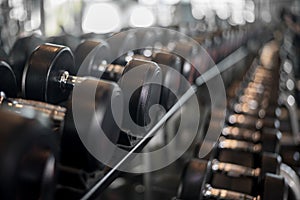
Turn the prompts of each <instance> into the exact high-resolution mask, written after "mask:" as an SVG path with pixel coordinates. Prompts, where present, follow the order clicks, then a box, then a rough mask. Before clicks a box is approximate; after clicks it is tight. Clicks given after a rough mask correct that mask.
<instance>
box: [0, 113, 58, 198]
mask: <svg viewBox="0 0 300 200" xmlns="http://www.w3.org/2000/svg"><path fill="white" fill-rule="evenodd" d="M0 121H1V123H0V139H1V145H0V163H1V164H0V176H1V180H0V198H1V199H4V200H11V199H46V200H50V199H52V198H53V195H54V187H55V185H54V183H55V175H56V167H55V166H56V163H55V162H56V157H57V151H58V145H57V140H56V138H55V135H54V134H53V133H52V132H51V131H50V129H46V128H45V127H43V126H41V125H40V124H39V123H38V122H37V121H35V120H34V119H29V118H24V117H21V116H19V115H17V114H15V113H12V112H8V111H3V110H0Z"/></svg>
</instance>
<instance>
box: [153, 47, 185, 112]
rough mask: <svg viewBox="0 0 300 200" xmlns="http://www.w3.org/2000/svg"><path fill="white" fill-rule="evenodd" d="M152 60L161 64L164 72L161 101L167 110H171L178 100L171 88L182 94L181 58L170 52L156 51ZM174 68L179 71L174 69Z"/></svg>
mask: <svg viewBox="0 0 300 200" xmlns="http://www.w3.org/2000/svg"><path fill="white" fill-rule="evenodd" d="M152 61H154V62H156V63H157V64H159V66H160V68H161V70H162V74H163V84H162V92H161V97H160V103H161V105H162V106H164V108H165V109H166V110H169V109H170V108H171V107H172V106H173V105H174V104H175V103H176V101H177V99H176V96H175V94H174V93H173V92H172V91H171V90H170V88H173V89H174V91H176V92H177V95H180V94H182V90H183V89H184V88H181V87H182V83H181V76H180V73H181V71H182V70H181V68H182V63H181V59H180V58H179V57H178V56H176V55H173V54H170V53H163V52H159V53H155V54H154V55H153V59H152ZM169 68H172V69H174V70H176V71H177V73H176V71H173V70H171V69H169Z"/></svg>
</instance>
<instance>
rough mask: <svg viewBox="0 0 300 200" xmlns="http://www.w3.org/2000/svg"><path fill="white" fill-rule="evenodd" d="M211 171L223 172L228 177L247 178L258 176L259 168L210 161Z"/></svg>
mask: <svg viewBox="0 0 300 200" xmlns="http://www.w3.org/2000/svg"><path fill="white" fill-rule="evenodd" d="M212 170H213V171H221V172H223V173H224V172H225V173H226V174H228V175H231V176H234V177H239V176H248V177H258V176H259V175H260V171H261V170H260V168H255V169H252V168H249V167H245V166H241V165H236V164H231V163H225V162H219V161H218V160H213V161H212Z"/></svg>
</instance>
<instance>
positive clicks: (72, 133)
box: [61, 79, 121, 172]
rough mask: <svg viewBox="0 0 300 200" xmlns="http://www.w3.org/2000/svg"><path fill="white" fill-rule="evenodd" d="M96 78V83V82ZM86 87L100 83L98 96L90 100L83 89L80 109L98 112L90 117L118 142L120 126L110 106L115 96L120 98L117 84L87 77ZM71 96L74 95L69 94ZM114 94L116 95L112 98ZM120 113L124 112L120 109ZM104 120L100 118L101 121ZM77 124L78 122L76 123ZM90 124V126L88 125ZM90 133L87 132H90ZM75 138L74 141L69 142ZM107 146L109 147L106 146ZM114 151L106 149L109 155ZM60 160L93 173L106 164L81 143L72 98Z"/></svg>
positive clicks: (111, 138)
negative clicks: (117, 93) (117, 92)
mask: <svg viewBox="0 0 300 200" xmlns="http://www.w3.org/2000/svg"><path fill="white" fill-rule="evenodd" d="M95 81H96V82H95ZM84 84H85V86H86V87H88V86H92V85H95V84H97V89H96V94H95V99H92V100H90V99H89V100H90V101H95V104H96V105H95V107H93V106H94V102H90V101H88V100H87V99H86V96H88V95H85V94H84V92H85V91H82V95H81V98H82V99H78V100H77V101H82V102H84V103H82V104H80V105H78V106H79V107H77V109H78V110H80V111H81V110H82V111H87V110H94V109H95V113H94V115H93V116H91V120H90V121H91V122H92V121H97V122H98V124H99V125H100V126H101V128H102V130H103V132H104V133H105V134H106V136H107V138H108V139H109V140H110V141H111V142H112V143H113V144H116V143H117V140H118V138H119V133H120V128H119V127H118V125H117V123H116V122H115V118H114V116H113V112H112V110H111V109H110V108H111V102H112V101H113V100H112V99H113V98H114V101H115V100H116V98H118V97H120V95H119V96H117V95H116V93H114V91H116V88H115V85H116V84H115V83H112V82H108V81H102V80H100V81H99V80H96V79H87V80H85V83H84ZM70 97H71V96H70ZM112 97H113V98H112ZM120 112H121V111H120ZM100 119H101V121H100ZM77 125H78V124H77ZM87 126H88V125H87ZM87 134H88V133H87ZM70 141H72V142H70ZM99 145H101V147H102V148H104V147H106V145H107V144H106V143H104V142H102V143H101V141H99ZM104 149H108V148H104ZM112 153H113V152H107V154H112ZM61 163H62V164H63V165H66V166H71V167H74V168H77V169H83V170H84V171H87V172H93V171H96V170H101V169H103V167H104V165H103V164H101V163H99V161H98V160H96V158H94V157H93V156H92V155H91V154H90V153H89V152H88V150H87V149H86V147H85V146H84V145H83V144H82V141H81V140H80V138H79V135H78V134H77V129H76V127H75V122H74V118H73V110H72V99H71V98H70V99H69V101H68V103H67V113H66V119H65V126H64V132H63V135H62V139H61Z"/></svg>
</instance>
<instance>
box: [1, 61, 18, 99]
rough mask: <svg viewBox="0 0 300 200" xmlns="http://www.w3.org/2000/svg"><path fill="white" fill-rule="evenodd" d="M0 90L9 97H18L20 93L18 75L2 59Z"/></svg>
mask: <svg viewBox="0 0 300 200" xmlns="http://www.w3.org/2000/svg"><path fill="white" fill-rule="evenodd" d="M0 91H2V92H4V93H5V94H6V95H7V96H8V97H16V96H17V93H18V86H17V80H16V76H15V74H14V72H13V71H12V69H11V67H10V66H9V65H8V64H7V63H6V62H5V61H0Z"/></svg>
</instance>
